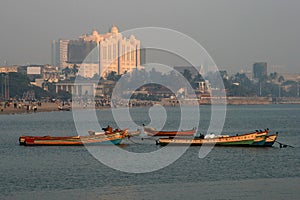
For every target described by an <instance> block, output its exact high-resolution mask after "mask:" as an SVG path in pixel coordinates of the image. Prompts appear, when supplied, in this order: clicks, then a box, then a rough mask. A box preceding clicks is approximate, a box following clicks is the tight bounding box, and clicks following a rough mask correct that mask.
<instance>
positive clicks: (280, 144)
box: [275, 141, 294, 148]
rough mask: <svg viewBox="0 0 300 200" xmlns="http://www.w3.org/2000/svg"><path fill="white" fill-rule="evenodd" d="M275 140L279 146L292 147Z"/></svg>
mask: <svg viewBox="0 0 300 200" xmlns="http://www.w3.org/2000/svg"><path fill="white" fill-rule="evenodd" d="M275 142H277V143H278V144H279V148H287V147H292V148H294V147H293V146H292V145H288V144H283V143H281V142H278V141H275Z"/></svg>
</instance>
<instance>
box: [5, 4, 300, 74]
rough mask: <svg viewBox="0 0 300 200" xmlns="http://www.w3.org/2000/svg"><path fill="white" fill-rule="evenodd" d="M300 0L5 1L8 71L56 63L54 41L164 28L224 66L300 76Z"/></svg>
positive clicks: (233, 68) (232, 68) (237, 69)
mask: <svg viewBox="0 0 300 200" xmlns="http://www.w3.org/2000/svg"><path fill="white" fill-rule="evenodd" d="M299 20H300V1H299V0H193V1H187V0H185V1H183V0H170V1H163V0H151V1H142V0H120V1H114V0H107V1H101V0H84V1H76V0H51V1H50V0H49V1H47V0H24V1H22V0H1V1H0V30H1V31H0V34H1V35H0V36H1V37H0V65H3V63H4V60H7V62H8V64H26V63H31V64H46V63H50V61H51V60H50V58H51V41H52V40H55V39H58V38H70V39H75V38H77V37H78V36H80V35H82V34H84V33H90V32H91V31H92V29H94V28H96V29H97V30H99V31H100V32H101V33H105V32H107V31H108V29H109V28H110V27H111V25H112V24H115V25H117V26H118V27H119V30H120V31H124V30H126V29H131V28H136V27H143V26H158V27H165V28H171V29H175V30H177V31H180V32H182V33H185V34H187V35H189V36H190V37H192V38H194V39H195V40H197V41H198V42H199V43H200V44H201V45H202V46H203V47H204V48H205V49H206V50H207V51H208V52H209V54H210V55H211V56H212V58H213V59H214V60H215V62H216V64H217V65H218V66H223V67H226V68H230V69H231V70H235V71H239V70H241V69H244V70H250V69H251V66H252V64H253V63H254V62H256V61H266V62H268V64H269V66H270V65H271V66H275V69H278V70H279V71H282V69H286V70H287V71H289V72H295V73H300V21H299Z"/></svg>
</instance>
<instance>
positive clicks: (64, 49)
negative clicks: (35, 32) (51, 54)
mask: <svg viewBox="0 0 300 200" xmlns="http://www.w3.org/2000/svg"><path fill="white" fill-rule="evenodd" d="M69 41H70V40H62V39H60V40H59V66H60V67H61V68H65V67H68V66H69V64H68V44H69Z"/></svg>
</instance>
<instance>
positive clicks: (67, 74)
mask: <svg viewBox="0 0 300 200" xmlns="http://www.w3.org/2000/svg"><path fill="white" fill-rule="evenodd" d="M71 72H72V70H71V69H70V68H69V67H66V68H64V69H62V73H63V74H64V75H65V77H66V79H68V78H69V75H70V74H71Z"/></svg>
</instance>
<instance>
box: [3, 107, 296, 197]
mask: <svg viewBox="0 0 300 200" xmlns="http://www.w3.org/2000/svg"><path fill="white" fill-rule="evenodd" d="M210 109H211V107H210V106H200V123H199V127H198V133H199V132H201V133H206V130H207V127H208V126H209V122H210V119H211V114H210ZM191 112H193V110H192V108H191ZM96 113H97V116H98V120H99V123H100V124H101V126H102V127H104V126H106V125H108V124H109V125H111V126H115V125H116V122H115V121H114V118H113V116H112V113H111V110H98V111H96ZM166 114H167V120H166V122H165V123H164V129H169V130H172V129H176V128H178V122H179V121H180V108H177V107H170V108H166ZM130 115H131V118H132V119H128V120H133V121H134V122H135V123H136V124H137V125H142V124H143V123H145V124H149V123H150V122H151V116H150V115H149V108H133V109H131V110H130ZM184 120H185V119H183V124H186V127H184V128H186V129H187V128H192V127H189V123H188V119H186V120H187V121H186V122H185V121H184ZM129 128H130V129H134V128H135V127H129ZM265 128H269V129H270V131H271V133H275V132H279V136H278V141H279V142H282V143H285V144H289V145H291V146H293V147H294V148H292V147H288V148H279V145H278V144H274V146H273V147H271V148H245V147H215V148H213V150H212V151H211V152H210V153H209V154H208V155H207V156H206V157H204V158H201V159H200V158H199V157H198V154H199V149H200V147H196V146H195V147H190V148H189V149H188V150H187V151H186V152H185V153H184V154H183V156H181V157H180V158H179V159H178V160H177V161H175V162H174V163H172V164H171V165H169V166H167V167H165V168H163V169H160V170H158V171H154V172H150V173H142V174H133V173H126V172H121V171H118V170H115V169H112V168H110V167H108V166H106V165H104V164H102V163H101V162H99V161H98V160H96V159H95V158H94V157H93V156H92V155H91V154H90V153H89V151H88V150H87V149H86V148H85V147H84V146H74V147H73V146H68V147H65V146H40V147H26V146H19V145H18V138H19V136H20V135H23V134H27V135H65V136H66V135H76V134H77V132H76V128H75V124H74V119H73V115H72V112H45V113H34V114H18V115H0V158H1V162H0V199H183V198H184V199H299V198H300V192H299V185H300V154H299V153H300V151H299V150H300V106H299V105H237V106H227V113H226V120H225V124H224V129H223V132H222V134H225V135H231V134H242V133H245V132H251V131H254V130H256V129H265ZM122 143H123V144H124V145H122V146H120V148H122V149H123V150H127V151H131V152H140V153H143V152H151V151H155V150H157V149H159V148H161V147H159V146H156V145H155V142H154V141H153V143H151V141H150V142H149V141H147V142H145V143H142V141H140V142H139V143H138V144H137V143H133V142H131V141H129V140H124V141H123V142H122ZM97 148H111V147H110V146H99V147H97ZM172 148H176V147H172ZM167 156H168V155H166V157H167Z"/></svg>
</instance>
